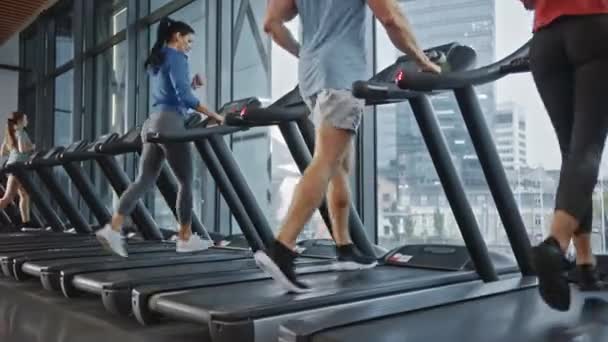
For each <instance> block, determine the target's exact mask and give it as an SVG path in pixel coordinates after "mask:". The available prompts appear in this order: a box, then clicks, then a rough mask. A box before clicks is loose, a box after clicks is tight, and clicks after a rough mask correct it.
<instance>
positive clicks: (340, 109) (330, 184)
mask: <svg viewBox="0 0 608 342" xmlns="http://www.w3.org/2000/svg"><path fill="white" fill-rule="evenodd" d="M366 5H367V6H369V7H370V8H371V10H372V12H373V13H374V15H375V16H376V17H377V18H378V19H379V21H380V22H381V23H382V25H383V26H384V28H385V29H386V31H387V33H388V35H389V37H390V39H391V41H392V42H393V44H394V45H395V46H396V47H397V48H398V49H399V50H401V51H402V52H404V53H406V54H408V55H409V56H411V57H412V58H413V59H414V60H415V61H416V62H417V63H418V65H419V66H420V68H421V69H422V70H424V71H428V72H434V73H439V72H441V69H440V68H439V66H437V65H435V64H434V63H432V62H431V61H430V60H429V59H428V58H427V56H426V55H425V54H424V52H423V51H422V50H421V49H420V48H419V46H418V44H417V42H416V39H415V38H414V35H413V33H412V29H411V27H410V25H409V23H408V21H407V19H406V18H405V16H404V15H403V14H402V13H401V10H400V9H399V5H398V3H397V2H396V1H395V0H367V1H366V0H269V1H268V9H267V12H266V18H265V21H264V31H266V32H267V33H268V34H269V35H270V36H271V37H272V39H273V40H274V41H275V42H276V43H277V44H278V45H279V46H281V47H282V48H283V49H285V50H287V51H288V52H289V53H291V54H292V55H294V56H296V57H297V58H299V59H300V61H299V82H300V92H301V94H302V97H303V98H304V101H305V102H306V104H307V105H308V107H309V108H310V110H311V113H312V116H313V121H314V122H315V125H316V127H317V131H316V147H315V151H314V156H313V160H312V162H311V164H310V165H309V166H308V168H307V169H306V171H305V172H304V175H303V176H302V178H301V179H300V182H299V183H298V185H297V187H296V189H295V193H294V195H293V199H292V203H291V206H290V208H289V211H288V213H287V217H286V218H285V221H284V222H283V226H282V227H281V230H280V232H279V235H278V237H277V239H276V241H275V243H274V245H273V246H270V248H269V249H268V251H267V252H266V253H264V252H261V251H260V252H257V253H256V256H255V257H256V261H257V263H258V265H259V266H260V267H261V268H262V269H263V270H264V271H265V272H267V273H268V274H270V275H271V276H272V277H273V278H274V279H275V280H276V281H277V282H279V283H280V284H281V285H282V286H283V287H284V288H285V289H286V290H288V291H290V292H295V293H301V292H306V291H307V290H308V286H307V285H306V284H304V283H302V282H299V281H298V280H297V279H296V275H295V272H294V259H295V258H296V256H297V254H296V252H294V248H295V244H296V239H297V237H298V235H299V234H300V232H301V231H302V229H303V228H304V225H305V224H306V222H308V220H310V218H311V217H312V215H313V213H314V211H315V210H316V209H317V208H318V207H319V206H320V204H321V202H322V201H323V198H324V196H325V195H326V194H327V199H328V206H329V212H330V217H331V225H332V227H333V238H334V240H335V241H336V249H337V255H338V261H337V263H336V269H337V270H356V269H365V268H371V267H374V266H375V265H376V258H375V257H370V256H365V255H362V254H361V253H360V252H359V251H358V250H357V249H356V248H355V246H354V245H353V243H352V242H351V239H350V235H349V230H348V216H349V210H350V189H349V185H348V177H349V173H350V168H351V160H352V154H353V151H352V150H353V149H352V145H353V137H354V136H355V134H356V132H357V128H358V127H359V123H360V121H361V115H362V114H363V111H364V106H365V104H364V102H363V101H361V100H359V99H356V98H355V97H353V95H352V94H351V92H350V89H351V86H352V84H353V82H354V81H357V80H363V79H366V78H367V74H368V70H369V68H368V64H367V58H366V45H365V33H366V24H365V23H366ZM296 15H299V16H300V20H301V23H302V38H303V39H302V40H303V42H302V45H300V44H299V43H298V41H297V40H296V39H294V37H293V35H292V34H291V32H289V30H288V29H287V27H286V26H285V23H286V22H288V21H290V20H292V19H293V18H294V17H295V16H296Z"/></svg>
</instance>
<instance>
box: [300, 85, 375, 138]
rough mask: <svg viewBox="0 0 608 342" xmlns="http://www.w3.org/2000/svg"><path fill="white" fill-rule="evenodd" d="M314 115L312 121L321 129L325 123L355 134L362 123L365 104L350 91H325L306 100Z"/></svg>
mask: <svg viewBox="0 0 608 342" xmlns="http://www.w3.org/2000/svg"><path fill="white" fill-rule="evenodd" d="M304 102H306V105H307V106H308V108H310V112H311V114H312V121H313V122H314V124H315V126H317V127H319V126H320V125H321V124H322V123H323V122H326V123H328V124H330V125H331V126H332V127H335V128H339V129H344V130H347V131H350V132H352V133H353V134H355V133H356V132H357V129H358V128H359V124H360V123H361V116H362V115H363V111H364V110H365V102H364V101H363V100H360V99H358V98H356V97H354V96H353V94H352V93H351V92H350V90H342V89H340V90H338V89H323V90H321V91H320V92H319V93H317V94H316V95H314V96H311V97H308V98H305V99H304Z"/></svg>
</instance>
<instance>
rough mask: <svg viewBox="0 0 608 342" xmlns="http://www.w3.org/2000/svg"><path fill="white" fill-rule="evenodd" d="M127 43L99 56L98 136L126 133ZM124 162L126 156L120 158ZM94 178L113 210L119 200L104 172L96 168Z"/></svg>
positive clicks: (96, 87) (96, 127)
mask: <svg viewBox="0 0 608 342" xmlns="http://www.w3.org/2000/svg"><path fill="white" fill-rule="evenodd" d="M126 68H127V42H126V41H123V42H120V43H118V44H116V45H114V46H112V47H111V48H109V49H108V50H106V51H104V52H102V53H101V54H99V55H97V56H96V57H95V107H94V108H95V113H94V115H93V117H94V132H95V134H94V136H95V137H99V136H101V135H104V134H107V133H113V132H115V133H124V132H125V131H126V129H127V127H128V125H127V122H126V121H125V120H126V118H127V115H126V113H125V96H126ZM117 159H118V160H119V162H122V161H123V160H122V159H123V156H119V157H117ZM94 170H95V171H94V172H95V174H94V179H95V184H96V186H97V190H98V193H99V196H100V198H101V199H102V201H103V203H105V204H106V205H107V206H108V207H109V208H111V207H113V205H112V203H113V201H115V200H116V197H115V195H114V192H113V191H112V189H111V188H110V185H109V183H108V181H107V180H106V178H105V177H104V176H103V174H102V172H101V171H100V170H99V169H98V168H94Z"/></svg>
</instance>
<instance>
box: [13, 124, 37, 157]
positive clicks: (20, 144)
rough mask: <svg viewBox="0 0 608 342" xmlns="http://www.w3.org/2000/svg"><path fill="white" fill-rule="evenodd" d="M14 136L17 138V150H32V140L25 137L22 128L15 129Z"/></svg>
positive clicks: (22, 151) (25, 134)
mask: <svg viewBox="0 0 608 342" xmlns="http://www.w3.org/2000/svg"><path fill="white" fill-rule="evenodd" d="M15 136H16V138H17V150H18V151H19V152H21V153H28V152H32V150H33V149H34V146H33V145H32V142H31V141H30V139H29V138H28V137H27V133H26V132H25V131H24V130H23V129H20V130H18V131H16V132H15Z"/></svg>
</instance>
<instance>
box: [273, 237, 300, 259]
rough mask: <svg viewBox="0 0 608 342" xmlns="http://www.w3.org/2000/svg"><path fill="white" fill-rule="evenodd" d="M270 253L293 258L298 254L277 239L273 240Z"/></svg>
mask: <svg viewBox="0 0 608 342" xmlns="http://www.w3.org/2000/svg"><path fill="white" fill-rule="evenodd" d="M272 253H273V254H274V255H275V256H277V257H278V256H287V257H290V258H295V257H297V256H298V253H296V252H295V251H294V250H292V249H291V248H289V247H287V246H285V245H284V244H283V243H282V242H281V241H279V240H274V245H273V246H272Z"/></svg>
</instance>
